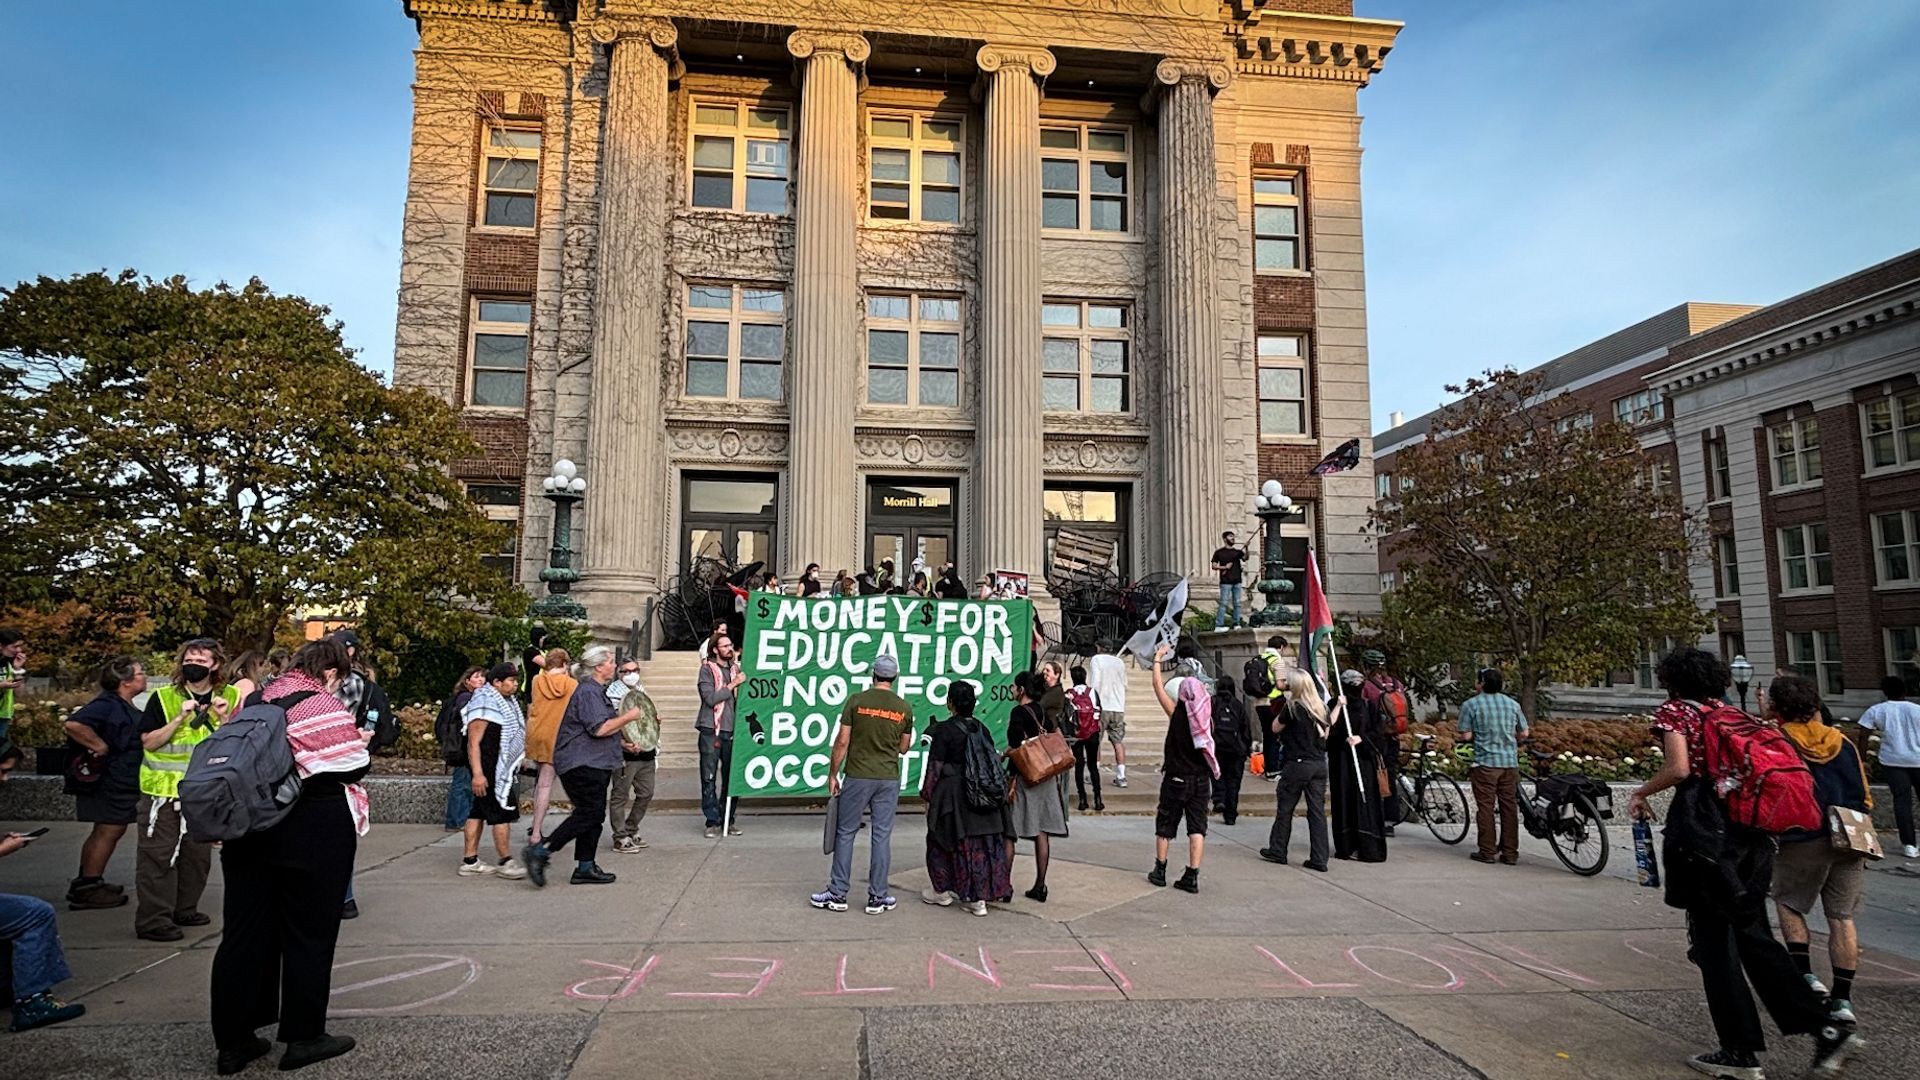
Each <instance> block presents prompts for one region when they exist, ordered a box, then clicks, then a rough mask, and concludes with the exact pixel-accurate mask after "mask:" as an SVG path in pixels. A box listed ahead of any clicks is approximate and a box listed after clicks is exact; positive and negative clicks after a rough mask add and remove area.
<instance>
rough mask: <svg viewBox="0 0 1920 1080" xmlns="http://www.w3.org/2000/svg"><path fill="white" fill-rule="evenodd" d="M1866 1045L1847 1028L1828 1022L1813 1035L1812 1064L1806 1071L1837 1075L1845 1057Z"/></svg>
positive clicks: (1844, 1065)
mask: <svg viewBox="0 0 1920 1080" xmlns="http://www.w3.org/2000/svg"><path fill="white" fill-rule="evenodd" d="M1866 1045H1867V1041H1866V1040H1865V1039H1862V1038H1861V1037H1860V1036H1858V1035H1856V1034H1854V1033H1853V1032H1852V1031H1850V1030H1848V1029H1847V1028H1843V1027H1837V1026H1835V1025H1833V1024H1828V1025H1827V1026H1826V1027H1823V1028H1821V1029H1820V1032H1819V1034H1817V1035H1815V1036H1814V1037H1813V1064H1812V1065H1811V1066H1809V1067H1808V1069H1807V1071H1808V1072H1809V1073H1810V1074H1812V1075H1814V1076H1839V1075H1840V1070H1841V1069H1842V1068H1845V1067H1846V1064H1847V1058H1848V1057H1849V1056H1850V1055H1852V1054H1853V1053H1854V1051H1856V1050H1860V1049H1862V1048H1863V1047H1865V1046H1866Z"/></svg>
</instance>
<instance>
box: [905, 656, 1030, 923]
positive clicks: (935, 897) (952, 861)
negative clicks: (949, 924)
mask: <svg viewBox="0 0 1920 1080" xmlns="http://www.w3.org/2000/svg"><path fill="white" fill-rule="evenodd" d="M976 702H977V696H976V692H975V691H974V689H973V684H972V683H970V682H955V683H954V684H953V685H952V686H951V687H949V688H948V690H947V709H948V711H949V714H950V715H949V716H948V718H947V719H946V720H945V721H943V722H941V723H938V724H935V725H934V727H933V747H932V750H931V753H930V755H929V756H930V761H929V762H928V765H927V774H926V781H925V785H924V788H923V790H925V791H926V792H927V797H926V798H927V877H928V878H929V879H930V880H931V881H932V882H933V887H932V888H930V889H927V890H925V891H924V892H922V893H921V894H920V899H921V900H922V901H924V902H926V903H929V904H932V905H934V906H936V907H948V906H950V905H951V904H952V903H953V902H954V901H956V900H958V901H959V902H960V903H961V904H963V905H965V906H966V909H967V913H968V914H970V915H981V916H984V915H985V914H986V913H987V901H989V900H992V901H995V902H1000V903H1004V902H1005V901H1008V900H1011V899H1013V844H1012V838H1013V822H1012V820H1011V817H1010V815H1009V813H1008V809H1007V804H1006V803H1005V802H1001V803H1000V805H999V806H996V807H994V808H993V809H991V810H980V809H976V808H975V807H974V806H973V805H972V804H971V803H969V802H968V801H967V748H968V746H969V744H970V743H971V741H972V740H976V739H985V740H986V742H987V744H988V745H989V746H991V744H992V743H993V735H992V733H991V732H989V731H987V729H986V726H985V725H983V724H981V723H980V721H979V720H977V719H975V718H974V715H973V710H974V706H975V704H976Z"/></svg>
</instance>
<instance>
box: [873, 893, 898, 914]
mask: <svg viewBox="0 0 1920 1080" xmlns="http://www.w3.org/2000/svg"><path fill="white" fill-rule="evenodd" d="M899 902H900V901H898V900H895V899H894V898H893V897H891V896H875V895H873V894H872V893H868V894H867V914H869V915H885V914H886V913H887V912H889V911H892V910H893V908H894V905H896V904H898V903H899Z"/></svg>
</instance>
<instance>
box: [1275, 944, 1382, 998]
mask: <svg viewBox="0 0 1920 1080" xmlns="http://www.w3.org/2000/svg"><path fill="white" fill-rule="evenodd" d="M1253 948H1254V951H1255V952H1257V953H1259V954H1260V955H1261V956H1264V957H1266V958H1267V959H1269V960H1271V961H1273V966H1274V967H1277V968H1279V969H1280V970H1281V971H1282V972H1283V973H1285V974H1286V976H1287V978H1289V979H1292V980H1293V982H1294V986H1296V987H1298V988H1300V989H1302V990H1344V989H1348V988H1351V987H1355V986H1359V985H1360V984H1359V983H1317V982H1314V981H1313V980H1312V979H1309V978H1307V977H1306V976H1305V975H1302V974H1300V973H1299V972H1297V971H1295V970H1293V968H1292V967H1290V966H1288V964H1287V962H1286V961H1285V960H1282V959H1280V958H1279V957H1277V956H1275V955H1273V954H1272V953H1270V952H1268V951H1267V950H1266V949H1264V948H1261V947H1260V946H1258V945H1255V946H1254V947H1253ZM1260 986H1261V988H1262V989H1266V990H1286V989H1290V987H1288V986H1287V985H1286V984H1285V983H1261V984H1260Z"/></svg>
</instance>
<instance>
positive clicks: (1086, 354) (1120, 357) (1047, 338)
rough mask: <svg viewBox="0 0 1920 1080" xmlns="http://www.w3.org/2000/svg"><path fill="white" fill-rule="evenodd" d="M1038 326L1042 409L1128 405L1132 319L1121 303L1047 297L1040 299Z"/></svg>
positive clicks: (1119, 409)
mask: <svg viewBox="0 0 1920 1080" xmlns="http://www.w3.org/2000/svg"><path fill="white" fill-rule="evenodd" d="M1040 327H1041V333H1042V334H1043V335H1044V338H1043V340H1042V342H1041V354H1040V369H1041V374H1040V401H1041V405H1042V407H1043V408H1045V409H1046V411H1048V412H1104V413H1123V412H1130V411H1132V409H1133V386H1132V371H1133V365H1132V360H1131V358H1130V356H1129V351H1130V350H1131V348H1132V345H1133V342H1132V334H1133V319H1132V317H1131V312H1129V311H1128V310H1127V306H1126V305H1125V304H1113V303H1105V302H1102V301H1099V300H1048V301H1046V302H1044V303H1042V304H1041V305H1040Z"/></svg>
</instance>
